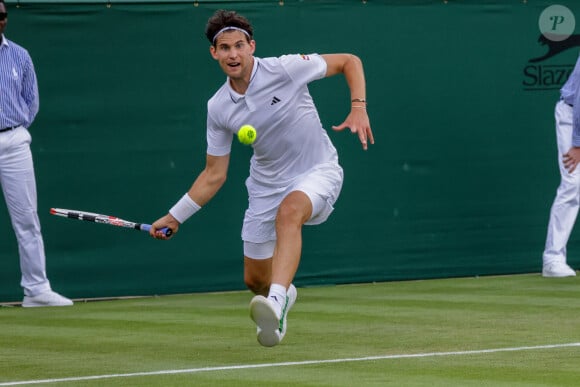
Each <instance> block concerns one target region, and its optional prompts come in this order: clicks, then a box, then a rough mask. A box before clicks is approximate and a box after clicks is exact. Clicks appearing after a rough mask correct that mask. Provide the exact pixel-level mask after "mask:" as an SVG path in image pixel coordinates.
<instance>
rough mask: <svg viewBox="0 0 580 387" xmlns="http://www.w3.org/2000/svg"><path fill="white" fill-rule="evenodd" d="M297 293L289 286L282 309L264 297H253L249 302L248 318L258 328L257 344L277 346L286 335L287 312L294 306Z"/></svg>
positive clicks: (293, 287) (292, 286) (294, 288)
mask: <svg viewBox="0 0 580 387" xmlns="http://www.w3.org/2000/svg"><path fill="white" fill-rule="evenodd" d="M297 296H298V292H297V291H296V287H295V286H294V285H290V287H289V288H288V291H287V292H286V302H285V304H284V308H281V307H280V305H278V303H276V302H274V301H272V300H270V299H268V298H266V297H264V296H255V297H254V298H253V299H252V301H251V302H250V316H251V317H252V320H254V322H255V323H256V325H257V326H258V328H257V336H258V342H259V343H260V344H261V345H263V346H264V347H273V346H275V345H277V344H279V343H280V342H281V341H282V339H284V336H285V335H286V328H287V325H288V323H287V317H288V312H289V311H290V309H291V308H292V306H294V303H295V302H296V298H297Z"/></svg>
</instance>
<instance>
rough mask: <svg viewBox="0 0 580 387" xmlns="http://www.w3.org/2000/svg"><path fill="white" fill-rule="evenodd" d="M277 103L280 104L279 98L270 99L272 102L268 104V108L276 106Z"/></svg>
mask: <svg viewBox="0 0 580 387" xmlns="http://www.w3.org/2000/svg"><path fill="white" fill-rule="evenodd" d="M278 102H280V98H278V97H274V98H272V102H271V103H270V106H272V105H274V104H277V103H278Z"/></svg>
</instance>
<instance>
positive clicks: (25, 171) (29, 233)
mask: <svg viewBox="0 0 580 387" xmlns="http://www.w3.org/2000/svg"><path fill="white" fill-rule="evenodd" d="M0 184H1V185H2V192H3V193H4V198H5V200H6V205H7V207H8V212H9V214H10V219H11V221H12V228H13V229H14V232H15V234H16V239H17V241H18V252H19V254H20V269H21V272H22V279H21V282H20V285H21V286H22V288H23V289H24V294H25V295H27V296H35V295H38V294H39V293H43V292H45V291H47V290H50V283H49V281H48V279H47V277H46V262H45V261H46V258H45V255H44V243H43V240H42V234H41V232H40V221H39V219H38V214H37V199H36V181H35V178H34V165H33V161H32V153H31V151H30V134H29V133H28V130H27V129H25V128H23V127H20V128H17V129H14V130H12V131H9V132H3V133H0Z"/></svg>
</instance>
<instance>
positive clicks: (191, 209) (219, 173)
mask: <svg viewBox="0 0 580 387" xmlns="http://www.w3.org/2000/svg"><path fill="white" fill-rule="evenodd" d="M229 163H230V155H229V154H228V155H225V156H211V155H207V157H206V165H205V169H204V170H203V171H202V172H201V173H200V174H199V175H198V176H197V178H196V179H195V181H194V182H193V184H192V186H191V188H190V189H189V191H188V192H187V194H186V195H187V196H185V195H184V197H183V198H182V199H180V200H179V201H178V202H177V203H176V205H175V206H174V207H172V209H171V210H170V213H168V214H167V215H165V216H163V217H161V218H159V219H158V220H156V221H155V222H154V223H153V224H152V227H151V231H150V232H149V234H150V235H151V236H152V237H154V238H158V239H167V237H165V235H163V233H161V232H157V230H159V229H161V228H163V227H169V228H170V229H171V230H173V234H175V233H176V232H177V230H178V229H179V225H180V224H181V223H183V222H184V221H185V220H186V219H187V217H188V215H189V216H191V215H190V214H193V213H195V212H196V211H197V210H199V209H200V208H201V207H203V206H204V205H205V204H206V203H207V202H209V201H210V200H211V198H213V197H214V196H215V194H216V193H217V192H218V191H219V190H220V188H221V187H222V186H223V185H224V183H225V181H226V178H227V174H228V166H229ZM172 213H173V214H175V215H176V216H177V218H180V217H181V219H177V218H176V216H174V215H172ZM180 221H181V222H180Z"/></svg>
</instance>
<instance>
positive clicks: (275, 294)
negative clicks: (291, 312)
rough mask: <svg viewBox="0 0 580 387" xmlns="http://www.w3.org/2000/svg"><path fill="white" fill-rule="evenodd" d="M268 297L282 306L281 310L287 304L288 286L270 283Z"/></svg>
mask: <svg viewBox="0 0 580 387" xmlns="http://www.w3.org/2000/svg"><path fill="white" fill-rule="evenodd" d="M268 298H269V299H271V300H272V301H274V302H275V303H276V304H278V305H279V306H280V311H281V310H282V308H284V305H286V288H285V287H284V286H282V285H280V284H272V285H270V293H268Z"/></svg>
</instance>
